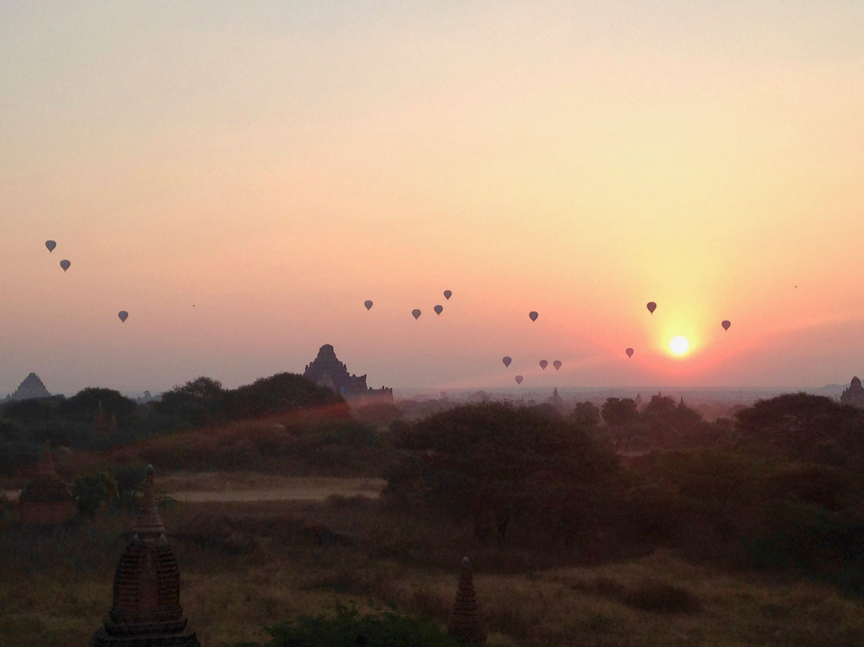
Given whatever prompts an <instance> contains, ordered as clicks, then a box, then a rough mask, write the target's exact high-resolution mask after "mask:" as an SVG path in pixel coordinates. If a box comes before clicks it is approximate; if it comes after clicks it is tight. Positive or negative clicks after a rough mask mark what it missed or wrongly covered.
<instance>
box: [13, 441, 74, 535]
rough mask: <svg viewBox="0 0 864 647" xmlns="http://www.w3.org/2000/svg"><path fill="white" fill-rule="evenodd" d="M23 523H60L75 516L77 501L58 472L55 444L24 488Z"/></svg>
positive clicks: (43, 457) (48, 450)
mask: <svg viewBox="0 0 864 647" xmlns="http://www.w3.org/2000/svg"><path fill="white" fill-rule="evenodd" d="M19 501H20V503H21V523H27V524H37V525H43V526H53V525H59V524H61V523H64V522H65V521H68V520H69V519H72V518H73V517H74V516H75V501H74V500H73V499H72V493H71V492H70V491H69V488H68V486H67V485H66V484H65V483H64V482H63V481H62V480H61V479H60V477H59V476H58V475H57V471H56V470H55V469H54V459H53V458H52V457H51V446H50V444H49V443H47V442H46V443H45V453H44V454H43V456H42V460H41V461H39V464H38V465H37V466H36V474H35V475H34V476H33V480H31V481H30V482H29V483H28V484H27V485H26V486H25V487H24V489H23V490H22V491H21V497H20V499H19Z"/></svg>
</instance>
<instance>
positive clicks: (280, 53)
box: [0, 0, 864, 394]
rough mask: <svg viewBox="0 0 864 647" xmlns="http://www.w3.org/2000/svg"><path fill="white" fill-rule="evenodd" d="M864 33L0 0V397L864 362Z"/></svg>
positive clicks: (656, 11) (423, 12)
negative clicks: (214, 381) (725, 323)
mask: <svg viewBox="0 0 864 647" xmlns="http://www.w3.org/2000/svg"><path fill="white" fill-rule="evenodd" d="M589 4H590V5H592V6H589ZM601 4H602V5H603V6H602V7H600V6H595V5H601ZM697 4H698V6H695V5H697ZM361 5H362V6H361ZM862 33H864V4H862V3H860V2H852V1H848V2H840V1H836V2H820V3H812V2H804V1H787V2H752V3H728V2H702V3H692V2H684V1H681V2H668V1H660V2H654V3H642V2H613V3H584V6H583V5H582V4H581V3H573V2H570V1H566V2H565V1H563V0H562V1H561V2H551V1H550V2H530V3H529V2H504V1H501V2H476V3H471V4H470V6H469V5H468V4H467V3H461V2H433V3H404V2H381V3H343V2H329V1H323V0H318V1H316V2H310V3H284V2H271V3H265V2H261V3H254V4H249V3H233V2H231V3H229V2H224V3H220V2H207V3H203V2H202V3H167V2H164V3H160V2H154V3H132V2H100V3H87V2H84V3H76V4H75V6H74V8H73V7H71V6H67V5H65V4H63V5H52V6H49V5H40V6H26V5H25V4H24V3H21V4H20V6H17V5H12V4H11V3H5V4H3V5H0V61H2V65H0V394H3V393H6V392H9V391H12V390H14V389H15V388H16V386H17V385H18V383H19V382H20V381H21V380H22V379H23V378H24V377H25V376H26V375H27V373H29V372H30V371H36V372H37V373H38V374H39V375H40V376H41V377H42V378H43V380H44V381H45V382H46V384H47V386H48V388H49V389H50V390H52V391H55V392H66V393H73V392H75V391H77V390H78V389H80V388H83V387H85V386H89V385H100V386H112V387H114V388H119V389H121V390H124V391H140V390H143V389H150V390H152V391H154V392H156V391H161V390H163V389H165V388H169V387H171V386H172V385H174V384H177V383H180V382H183V381H185V380H188V379H191V378H193V377H195V376H197V375H200V374H206V375H210V376H212V377H216V378H219V379H222V380H223V381H224V382H225V383H226V384H227V385H232V386H233V385H236V384H239V383H244V382H248V381H250V380H252V379H254V378H256V377H259V376H262V375H268V374H271V373H274V372H277V371H282V370H290V371H297V372H301V371H302V370H303V367H304V365H305V364H306V363H307V362H308V361H310V360H311V359H312V358H313V357H314V356H315V353H316V352H317V348H318V347H319V346H320V345H321V344H324V343H332V344H333V345H334V346H335V348H336V352H337V354H338V356H339V357H340V359H342V360H343V361H345V362H346V363H347V364H348V366H349V368H350V369H352V370H354V371H357V372H361V373H368V374H369V382H370V385H372V386H376V387H377V386H380V385H382V384H387V385H392V386H396V387H415V386H423V387H435V388H437V387H441V388H455V387H458V386H465V387H473V386H478V387H479V386H510V385H511V384H513V382H512V377H513V375H514V374H515V373H517V372H519V373H522V374H523V375H525V376H526V386H527V385H531V386H549V387H551V386H554V385H558V386H565V385H598V386H599V385H641V384H652V385H656V384H659V385H664V384H670V385H693V386H698V385H718V386H723V385H753V386H768V385H779V386H808V385H814V386H818V385H821V384H824V383H827V382H846V381H848V380H849V379H850V378H851V376H852V375H853V374H855V373H858V374H861V373H864V363H862V356H864V281H862V272H861V270H862V249H864V245H862V243H864V224H862V222H864V181H862V179H864V126H862V123H864V122H862V115H864V41H862V39H861V38H860V35H861V34H862ZM49 238H52V239H54V240H56V241H57V242H58V247H57V249H56V250H55V251H54V252H53V254H49V253H48V251H47V250H46V249H45V248H44V246H43V243H44V241H45V240H46V239H49ZM63 258H68V259H69V260H70V261H71V262H72V267H71V269H70V270H69V272H68V273H66V274H64V273H63V272H62V270H61V269H60V267H59V261H60V260H61V259H63ZM796 285H797V288H796V287H795V286H796ZM448 288H449V289H451V290H453V293H454V296H453V298H452V299H451V300H450V301H449V302H446V301H444V299H443V296H441V293H442V292H443V290H444V289H448ZM365 299H372V300H373V301H374V302H375V306H374V307H373V309H372V310H371V311H369V312H367V311H366V310H365V309H364V308H363V301H364V300H365ZM649 300H654V301H656V302H657V303H658V304H659V308H658V310H657V312H656V313H655V314H654V315H653V316H651V315H649V314H648V312H647V310H646V309H645V303H646V302H647V301H649ZM437 303H443V305H444V306H445V310H444V314H442V315H441V316H440V317H436V316H435V314H434V313H433V312H432V307H433V306H434V305H435V304H437ZM193 304H194V305H195V307H194V308H193V307H192V305H193ZM413 308H421V309H422V310H423V315H422V316H421V318H420V320H419V321H414V319H413V318H412V317H411V315H410V312H411V310H412V309H413ZM121 309H125V310H128V311H129V313H130V317H129V320H128V321H127V322H126V323H125V324H120V322H119V320H118V319H117V316H116V313H117V311H119V310H121ZM530 310H537V311H538V312H539V313H540V318H539V319H538V321H537V322H536V323H532V322H531V321H529V319H528V312H529V311H530ZM722 319H730V320H731V321H732V324H733V325H732V328H731V330H730V331H729V332H728V333H724V331H723V330H722V329H721V328H720V321H721V320H722ZM676 334H681V335H684V336H686V337H688V338H689V339H690V341H691V348H692V350H691V352H690V353H689V354H688V355H687V356H686V357H685V358H673V357H671V356H670V354H669V353H668V351H667V350H666V345H667V344H668V340H669V338H671V337H672V336H673V335H676ZM628 346H632V347H634V348H635V349H636V354H635V356H634V357H633V359H632V360H627V358H626V356H625V355H624V349H625V348H627V347H628ZM504 355H510V356H512V357H513V359H514V363H513V365H511V367H510V368H509V369H505V368H504V367H503V364H501V357H503V356H504ZM544 358H545V359H547V360H549V361H550V362H551V361H552V360H554V359H561V360H563V361H564V368H562V369H561V371H560V372H559V373H557V374H556V373H554V371H552V369H551V368H549V369H547V370H546V371H545V372H543V371H541V370H540V368H539V366H538V365H537V362H538V361H539V360H540V359H544ZM550 373H551V374H550Z"/></svg>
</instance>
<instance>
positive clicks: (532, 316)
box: [528, 310, 540, 321]
mask: <svg viewBox="0 0 864 647" xmlns="http://www.w3.org/2000/svg"><path fill="white" fill-rule="evenodd" d="M528 316H529V317H530V318H531V321H537V317H539V316H540V315H538V314H537V313H536V312H535V311H534V310H532V311H531V312H529V313H528Z"/></svg>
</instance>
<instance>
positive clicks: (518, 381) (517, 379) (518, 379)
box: [515, 375, 522, 384]
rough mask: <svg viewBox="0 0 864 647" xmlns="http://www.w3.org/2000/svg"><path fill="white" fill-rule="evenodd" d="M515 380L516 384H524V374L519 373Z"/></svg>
mask: <svg viewBox="0 0 864 647" xmlns="http://www.w3.org/2000/svg"><path fill="white" fill-rule="evenodd" d="M515 380H516V384H522V376H521V375H517V376H516V377H515Z"/></svg>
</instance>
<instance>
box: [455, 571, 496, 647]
mask: <svg viewBox="0 0 864 647" xmlns="http://www.w3.org/2000/svg"><path fill="white" fill-rule="evenodd" d="M447 633H448V634H450V635H451V636H454V637H455V638H457V639H458V640H459V641H460V642H462V643H465V644H466V645H485V644H486V624H485V623H484V622H483V614H482V612H481V609H480V603H479V602H478V601H477V594H476V593H475V591H474V577H473V575H472V573H471V562H470V561H469V560H468V558H467V557H466V558H465V559H463V560H462V572H461V573H460V574H459V588H458V589H457V590H456V602H455V603H454V604H453V613H452V614H451V615H450V623H449V624H448V625H447Z"/></svg>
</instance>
